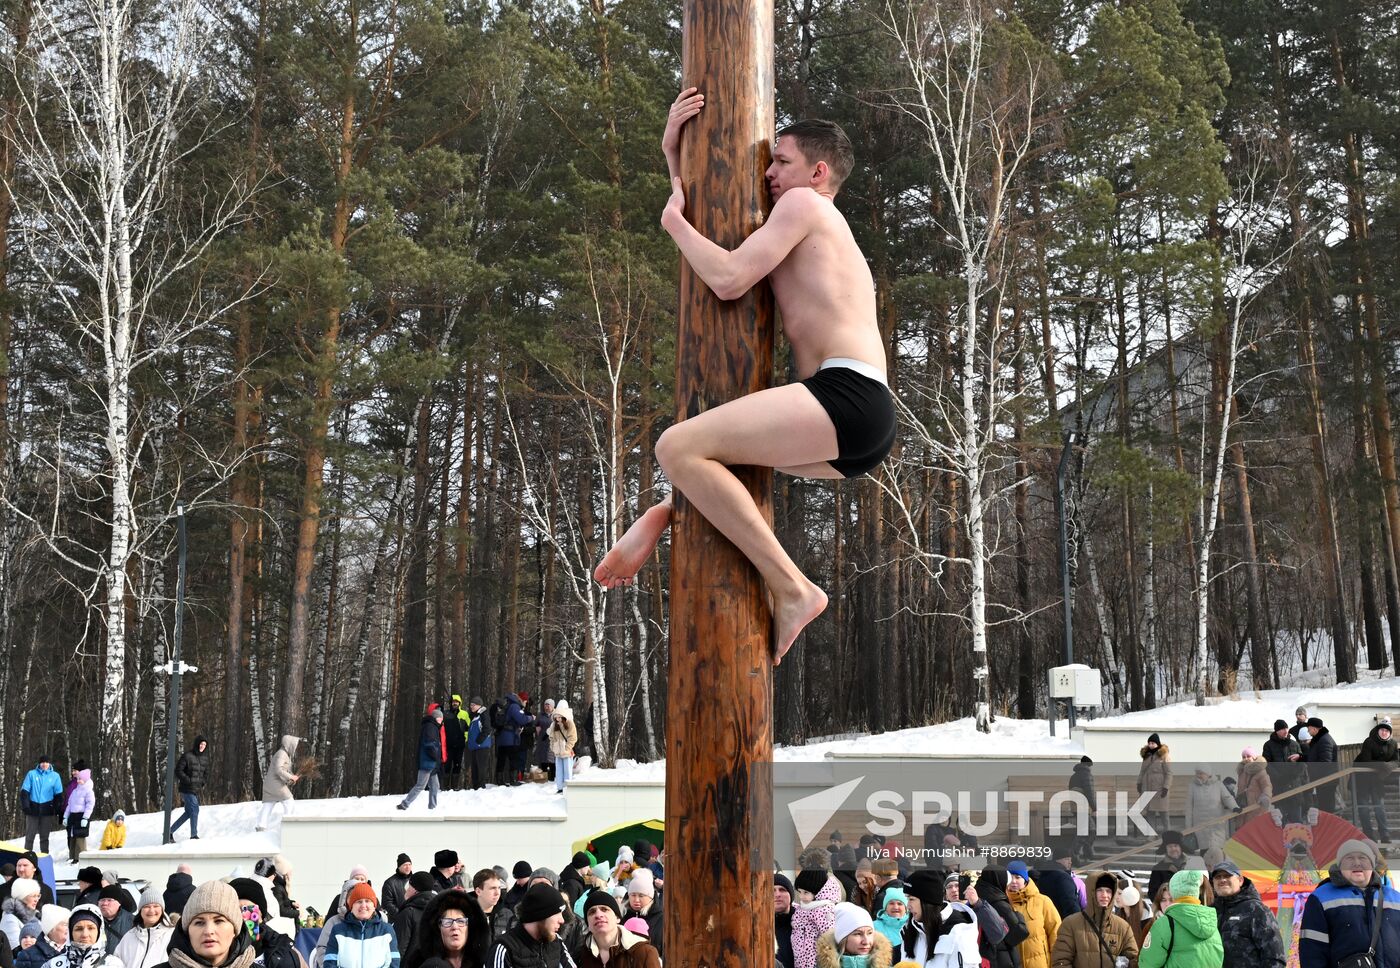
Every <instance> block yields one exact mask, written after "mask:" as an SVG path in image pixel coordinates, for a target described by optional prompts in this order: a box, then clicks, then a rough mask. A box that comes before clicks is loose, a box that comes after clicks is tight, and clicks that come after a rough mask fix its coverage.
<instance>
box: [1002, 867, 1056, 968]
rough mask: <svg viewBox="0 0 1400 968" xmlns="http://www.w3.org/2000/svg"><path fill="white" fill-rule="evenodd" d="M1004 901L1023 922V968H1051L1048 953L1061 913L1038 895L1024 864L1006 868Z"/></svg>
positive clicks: (1046, 899) (1053, 944) (1042, 895)
mask: <svg viewBox="0 0 1400 968" xmlns="http://www.w3.org/2000/svg"><path fill="white" fill-rule="evenodd" d="M1006 883H1007V887H1006V897H1007V899H1008V900H1009V901H1010V902H1011V907H1012V908H1013V909H1014V910H1015V911H1016V913H1017V914H1019V915H1021V917H1022V918H1024V919H1025V921H1026V940H1025V941H1022V942H1021V965H1022V968H1050V952H1051V951H1053V950H1054V949H1055V935H1056V934H1057V933H1058V932H1059V930H1060V921H1061V918H1060V912H1059V911H1057V910H1055V905H1054V904H1052V903H1051V902H1050V899H1049V898H1048V897H1046V896H1045V895H1044V894H1041V893H1040V889H1039V888H1038V887H1036V886H1035V881H1033V880H1031V875H1030V869H1029V868H1027V867H1026V863H1025V861H1020V860H1013V861H1012V862H1011V863H1009V864H1007V865H1006Z"/></svg>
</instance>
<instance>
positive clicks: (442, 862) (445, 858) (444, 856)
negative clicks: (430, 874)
mask: <svg viewBox="0 0 1400 968" xmlns="http://www.w3.org/2000/svg"><path fill="white" fill-rule="evenodd" d="M433 866H434V867H436V868H438V869H439V870H443V869H445V868H448V867H456V866H457V852H456V851H455V850H440V851H438V852H437V853H436V854H434V855H433Z"/></svg>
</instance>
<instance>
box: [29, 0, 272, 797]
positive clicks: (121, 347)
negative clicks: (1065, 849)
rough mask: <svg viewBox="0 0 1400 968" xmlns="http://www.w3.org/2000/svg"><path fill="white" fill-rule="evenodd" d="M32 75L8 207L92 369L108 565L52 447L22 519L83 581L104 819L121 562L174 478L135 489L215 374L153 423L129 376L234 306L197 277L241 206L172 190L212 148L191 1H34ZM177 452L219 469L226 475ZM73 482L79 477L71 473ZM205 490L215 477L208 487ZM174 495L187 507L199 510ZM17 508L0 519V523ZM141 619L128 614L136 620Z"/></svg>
mask: <svg viewBox="0 0 1400 968" xmlns="http://www.w3.org/2000/svg"><path fill="white" fill-rule="evenodd" d="M32 9H33V21H32V29H33V38H32V42H33V47H34V51H35V54H34V59H33V62H32V65H31V67H30V72H29V73H27V74H26V81H27V83H24V84H21V85H19V87H18V90H19V96H20V98H21V101H22V104H23V110H22V112H21V123H20V124H18V125H17V126H16V132H15V140H16V143H17V145H18V147H19V156H20V160H19V164H20V166H21V167H22V168H23V170H24V177H23V178H21V179H17V181H16V187H17V191H16V196H15V206H16V210H17V211H18V213H19V218H20V224H21V231H22V233H23V234H24V236H25V240H26V245H27V247H28V248H30V249H31V250H33V251H38V252H43V253H45V255H46V256H47V258H43V259H37V260H35V265H36V267H37V269H38V270H39V271H40V273H41V274H42V277H43V279H44V281H45V283H46V284H47V285H48V286H49V287H50V288H51V291H52V293H53V295H54V296H55V297H56V300H57V303H58V305H59V306H60V307H61V309H62V312H63V314H64V316H65V317H66V320H65V321H66V322H67V323H69V324H71V325H72V326H73V327H74V329H75V331H76V332H77V334H78V335H79V337H80V339H81V340H82V342H83V344H84V345H85V346H86V347H87V348H88V349H89V350H91V351H92V359H94V360H96V361H100V368H98V369H97V372H95V373H93V374H91V379H90V380H89V381H87V382H85V384H84V386H83V390H84V391H85V392H86V393H90V394H91V396H92V397H93V398H96V399H97V400H98V402H99V408H100V411H99V412H100V414H101V427H102V438H103V439H102V442H101V443H102V448H101V450H102V459H101V463H100V466H99V467H97V468H95V469H93V470H92V471H91V472H90V473H91V476H92V477H93V479H95V480H96V481H97V482H99V483H100V485H101V486H102V488H103V490H104V492H105V494H104V496H105V498H106V504H107V508H106V510H105V511H102V512H87V511H83V512H82V513H95V514H101V515H104V516H105V520H103V521H102V524H103V525H105V526H106V527H105V530H106V532H107V534H108V535H109V537H108V541H107V544H106V547H105V548H102V547H95V546H93V545H91V544H83V543H82V542H81V541H80V539H78V538H75V537H73V536H72V535H71V534H70V533H68V532H67V531H66V530H65V529H61V528H59V527H57V524H58V520H59V518H58V507H59V504H60V502H61V501H62V499H63V493H64V477H65V475H66V474H70V473H73V472H74V471H72V470H70V469H69V468H68V467H66V466H65V463H64V461H65V445H64V443H63V442H62V441H61V440H60V441H58V442H56V443H54V445H53V446H51V447H48V448H44V449H43V450H42V451H36V452H35V454H34V455H33V459H34V460H36V461H37V462H39V463H40V464H42V465H45V469H46V470H47V472H48V474H49V475H50V476H51V479H52V480H53V482H54V488H53V494H52V500H53V506H52V509H51V510H52V513H51V514H50V515H49V517H48V520H46V521H40V520H38V519H37V517H31V523H33V524H35V525H37V526H39V527H40V530H41V533H42V534H43V535H44V537H45V540H46V542H47V544H48V546H49V547H50V549H51V551H53V552H54V553H55V554H56V555H57V557H59V558H60V559H61V560H62V561H64V562H65V563H66V564H68V565H70V566H72V567H73V569H74V573H75V574H77V575H80V576H84V577H83V578H81V579H79V580H80V581H82V582H84V583H85V584H84V586H83V588H82V589H81V590H82V592H83V595H84V601H86V602H87V603H88V605H89V606H92V607H94V608H95V609H96V610H97V611H98V612H99V613H100V615H101V620H102V623H103V629H104V636H103V638H104V653H105V654H104V658H103V685H102V696H103V700H102V710H101V717H100V722H101V739H100V748H101V757H100V759H101V768H102V772H103V775H104V781H105V782H104V787H105V788H106V789H108V790H111V791H112V793H113V795H114V797H115V798H116V800H117V802H120V803H132V802H134V795H135V791H134V788H133V785H132V778H131V769H130V766H131V740H132V736H131V730H130V723H131V719H130V717H131V709H130V708H129V703H128V699H129V696H130V692H131V691H130V689H129V687H128V683H127V663H128V658H127V653H128V648H127V638H128V632H129V630H128V628H127V617H128V608H127V606H128V600H129V597H130V596H133V595H137V594H139V590H138V589H137V588H136V587H134V586H133V581H132V578H133V576H132V574H131V572H132V568H131V565H132V562H133V559H134V558H137V557H139V556H140V555H141V554H142V553H143V548H144V547H145V546H146V544H147V542H148V540H149V539H150V538H151V537H152V536H153V534H155V533H156V530H157V527H158V525H159V524H160V523H162V522H163V521H164V520H167V519H168V518H169V517H170V516H171V515H172V514H173V505H174V499H175V497H176V495H177V494H178V492H179V491H180V489H181V481H180V479H179V477H180V475H179V474H178V473H177V474H176V475H175V477H174V479H165V480H160V481H159V483H158V484H157V483H155V482H153V486H152V489H150V490H143V488H142V484H141V482H140V481H139V480H138V479H137V475H136V471H137V467H138V461H139V459H140V457H141V455H142V453H143V449H144V450H146V451H147V452H149V450H150V449H151V448H155V447H158V446H159V444H160V442H161V441H162V440H163V439H164V440H166V441H167V442H168V441H169V439H170V437H171V436H173V432H172V431H171V428H172V427H173V425H174V423H175V420H174V416H175V412H177V411H179V410H180V408H181V406H182V405H188V404H192V403H193V402H194V401H196V400H200V399H204V398H206V397H207V396H208V392H209V386H208V385H207V383H206V381H207V380H209V379H212V378H214V374H215V371H214V370H213V369H212V368H204V367H201V368H199V370H198V371H197V372H196V373H194V374H192V380H193V386H192V387H190V386H187V387H184V388H182V391H181V394H180V397H181V399H180V401H178V402H176V404H175V405H174V406H173V407H172V408H169V409H165V410H164V412H159V411H158V410H157V408H156V407H154V406H153V407H151V408H149V409H147V410H143V409H142V408H139V407H138V406H137V405H136V403H135V402H134V400H133V377H134V376H135V375H136V374H137V373H138V372H139V371H140V370H142V369H143V368H147V367H151V368H154V367H167V366H170V365H171V362H172V361H173V360H175V359H177V358H178V355H179V354H180V353H181V352H182V351H183V348H184V347H185V346H186V344H187V343H188V342H189V340H190V337H191V336H192V335H193V334H194V333H195V332H197V331H199V330H200V329H202V328H204V327H207V326H209V325H211V324H212V323H213V321H214V320H215V319H216V318H217V317H218V316H219V315H220V314H221V313H222V312H223V311H224V310H226V309H227V308H229V306H230V305H233V304H236V303H237V302H238V301H239V299H240V298H241V297H240V296H238V295H236V294H235V295H233V296H229V295H228V294H227V293H222V292H220V291H219V290H218V287H216V286H206V285H202V284H201V283H200V280H199V279H198V278H197V276H198V273H199V272H200V270H201V267H202V262H203V260H204V257H205V256H206V254H207V253H208V250H209V248H210V246H211V244H212V243H213V242H214V240H215V239H217V238H219V237H221V236H222V235H223V233H225V232H226V231H227V230H228V229H229V228H231V227H232V226H233V225H234V224H235V223H236V222H237V221H238V220H239V219H240V218H241V217H242V215H241V212H242V210H243V203H244V201H245V199H246V196H247V195H248V194H249V192H250V189H248V188H247V187H246V186H244V185H240V184H229V185H228V186H226V187H224V188H220V187H218V186H210V185H207V184H206V185H203V186H201V188H200V191H201V192H202V193H203V194H202V195H200V196H198V197H189V196H188V195H182V193H181V192H180V191H179V189H178V188H177V185H176V182H177V181H178V179H177V175H178V174H179V169H180V166H182V165H187V164H191V163H192V159H193V158H194V157H195V156H196V155H197V154H198V152H199V151H200V149H201V148H203V147H205V146H206V145H207V144H209V143H210V141H211V139H213V138H214V137H215V136H216V134H217V131H216V130H215V128H214V127H213V126H212V125H211V124H210V123H209V122H208V120H207V118H205V117H204V116H203V115H202V112H201V102H202V100H203V94H204V91H203V89H202V86H201V84H202V76H201V73H200V72H201V68H202V65H203V64H204V63H205V61H204V59H203V58H204V50H205V45H206V43H207V42H208V38H209V34H210V31H209V23H208V19H207V17H206V15H205V12H204V11H203V10H202V9H201V8H200V6H199V5H198V4H197V3H196V2H194V0H172V2H171V3H169V4H162V5H159V6H157V7H154V8H152V7H150V6H149V5H145V4H139V3H136V2H134V0H35V2H34V3H33V8H32ZM182 443H183V444H184V445H185V446H186V447H188V448H189V449H191V450H193V452H194V453H196V454H200V453H201V452H203V456H204V457H205V458H207V460H206V461H205V464H206V466H208V467H222V468H225V469H227V468H228V467H230V466H231V465H232V464H234V463H236V460H231V459H230V457H229V455H227V454H213V453H209V452H208V451H204V448H203V446H202V445H201V444H199V443H198V442H193V441H189V440H186V441H183V442H182ZM75 470H76V471H77V472H78V473H82V472H83V471H82V469H81V468H78V469H75ZM218 477H219V475H217V474H216V475H215V478H216V479H217V478H218ZM215 486H216V483H215V482H212V481H209V480H207V479H206V480H202V481H201V487H202V488H203V490H202V491H201V492H199V493H196V494H185V495H183V497H184V499H185V503H186V506H187V507H192V506H194V505H195V504H196V503H197V502H198V501H199V500H201V499H202V498H203V497H204V496H205V495H207V494H208V493H209V492H210V491H211V490H212V489H213V487H215ZM12 507H13V506H12ZM137 611H138V612H139V609H138V610H137Z"/></svg>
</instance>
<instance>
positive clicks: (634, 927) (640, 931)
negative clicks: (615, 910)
mask: <svg viewBox="0 0 1400 968" xmlns="http://www.w3.org/2000/svg"><path fill="white" fill-rule="evenodd" d="M622 926H623V927H624V928H626V929H627V930H628V931H631V932H632V933H633V934H635V935H636V936H637V937H639V938H646V939H647V940H651V925H649V924H647V922H646V919H645V918H637V917H632V918H628V919H627V920H626V921H624V922H622Z"/></svg>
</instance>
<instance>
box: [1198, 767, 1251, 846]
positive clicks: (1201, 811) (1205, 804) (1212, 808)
mask: <svg viewBox="0 0 1400 968" xmlns="http://www.w3.org/2000/svg"><path fill="white" fill-rule="evenodd" d="M1238 809H1239V804H1237V803H1235V798H1234V797H1232V796H1230V793H1229V791H1228V790H1226V789H1225V784H1223V783H1221V782H1220V778H1219V777H1217V776H1215V775H1214V774H1212V773H1211V772H1210V771H1209V770H1207V769H1204V768H1200V767H1198V768H1197V769H1196V775H1195V778H1194V779H1193V780H1192V781H1191V785H1190V786H1189V787H1187V790H1186V829H1188V830H1192V829H1195V828H1200V829H1196V845H1197V849H1198V851H1199V853H1200V855H1201V856H1202V857H1203V858H1204V859H1205V862H1206V865H1207V866H1212V865H1214V864H1217V863H1219V862H1220V861H1221V860H1223V859H1224V857H1225V855H1224V853H1223V851H1224V849H1225V842H1226V841H1227V840H1229V839H1230V827H1229V824H1228V823H1227V822H1225V820H1224V818H1225V817H1228V816H1229V815H1230V814H1232V813H1234V812H1235V811H1236V810H1238Z"/></svg>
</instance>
